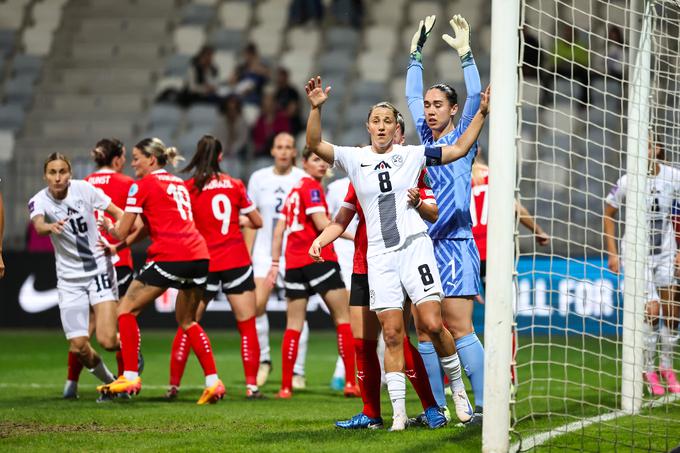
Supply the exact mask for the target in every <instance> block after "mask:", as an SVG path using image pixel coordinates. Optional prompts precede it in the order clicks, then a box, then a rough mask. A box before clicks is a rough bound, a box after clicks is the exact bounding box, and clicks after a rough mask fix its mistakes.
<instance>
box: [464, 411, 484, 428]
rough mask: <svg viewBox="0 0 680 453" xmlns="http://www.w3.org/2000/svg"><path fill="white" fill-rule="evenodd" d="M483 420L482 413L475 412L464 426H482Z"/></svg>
mask: <svg viewBox="0 0 680 453" xmlns="http://www.w3.org/2000/svg"><path fill="white" fill-rule="evenodd" d="M483 421H484V414H482V413H481V412H475V413H474V414H472V418H471V419H470V420H469V421H468V422H467V423H466V424H465V426H466V427H468V428H472V427H475V426H482V423H483Z"/></svg>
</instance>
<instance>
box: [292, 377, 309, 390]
mask: <svg viewBox="0 0 680 453" xmlns="http://www.w3.org/2000/svg"><path fill="white" fill-rule="evenodd" d="M306 388H307V379H305V377H304V376H303V375H301V374H294V375H293V390H304V389H306Z"/></svg>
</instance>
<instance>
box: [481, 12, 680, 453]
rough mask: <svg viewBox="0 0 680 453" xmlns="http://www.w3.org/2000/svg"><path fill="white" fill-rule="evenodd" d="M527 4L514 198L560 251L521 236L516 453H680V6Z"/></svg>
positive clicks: (514, 423) (523, 233)
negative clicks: (677, 208)
mask: <svg viewBox="0 0 680 453" xmlns="http://www.w3.org/2000/svg"><path fill="white" fill-rule="evenodd" d="M519 3H520V17H519V19H520V30H521V32H520V43H519V46H520V47H519V49H520V52H519V63H520V65H521V69H520V70H519V85H518V87H519V89H518V98H519V102H518V109H517V114H518V130H517V151H518V154H517V167H516V168H517V183H516V188H515V189H516V198H517V199H518V200H520V201H521V203H522V205H524V206H525V207H526V208H527V209H528V210H529V212H531V213H532V214H534V216H535V219H536V222H537V223H538V224H539V225H540V226H541V227H542V228H543V229H544V230H546V232H547V233H548V234H549V235H550V237H551V241H550V244H549V245H547V246H542V245H539V244H538V243H537V241H536V240H535V239H536V238H535V235H534V232H532V231H529V230H528V229H526V228H524V227H522V226H521V225H520V224H519V221H518V222H517V225H516V226H517V229H516V235H515V238H516V246H517V254H516V279H515V283H516V288H517V298H516V301H515V310H514V313H515V314H514V323H515V324H514V325H515V332H516V335H517V351H516V360H515V363H516V364H515V371H516V385H515V386H514V388H513V392H512V394H511V402H510V407H511V411H512V420H511V427H510V433H511V438H512V442H513V444H514V446H515V447H519V448H521V449H522V450H525V449H529V448H531V447H534V446H538V445H541V446H542V447H541V448H545V447H548V448H551V449H552V448H555V449H559V450H560V451H561V450H576V451H616V450H619V451H623V450H626V451H632V450H638V449H639V450H641V451H670V450H672V449H673V448H675V447H677V446H679V445H680V400H679V397H680V393H675V392H680V385H679V386H676V385H675V384H674V381H673V379H674V378H673V376H672V374H671V373H672V372H673V371H680V360H677V357H678V352H679V351H680V349H679V348H680V346H677V345H676V342H677V341H676V340H677V338H678V322H677V321H678V320H677V316H678V311H679V310H678V309H677V307H676V305H677V304H680V302H674V301H673V299H676V300H678V301H680V297H678V296H677V295H675V294H674V292H673V289H674V287H675V284H677V283H678V281H677V280H676V279H675V277H674V275H677V272H676V270H675V269H674V266H673V264H674V263H673V261H674V258H675V239H676V238H675V229H674V224H673V212H674V207H673V205H674V203H675V201H678V202H680V192H678V191H677V188H678V187H680V171H676V170H674V169H675V168H680V161H679V159H680V155H679V153H680V48H679V47H680V5H679V4H678V2H677V1H671V0H656V1H651V2H650V1H644V0H639V1H635V0H618V1H604V0H574V1H560V0H522V1H520V2H519ZM492 66H493V62H492ZM492 115H493V113H492ZM492 121H493V119H492ZM492 124H493V123H492ZM648 142H651V143H652V144H651V149H652V150H653V156H652V158H651V159H648ZM657 164H659V165H657ZM493 172H494V169H493V168H491V175H492V176H491V177H493ZM624 175H626V176H625V178H626V179H625V181H622V180H621V179H620V178H621V177H622V176H624ZM617 181H618V182H619V184H618V185H617ZM607 207H610V208H611V209H607ZM607 218H609V219H611V221H609V222H608V221H607ZM607 224H608V225H609V226H610V227H613V229H612V231H611V233H612V234H611V235H610V237H611V241H608V240H607V235H606V234H605V230H606V225H607ZM678 231H680V229H679V230H678ZM624 232H625V233H626V235H625V239H624ZM668 235H670V236H668ZM612 244H614V245H615V250H616V253H612V250H611V245H612ZM489 247H490V249H491V247H492V243H491V240H490V243H489ZM610 255H617V256H618V257H620V259H619V262H618V265H619V267H620V272H618V273H617V272H612V270H610V269H614V270H616V268H617V263H616V262H615V260H614V259H610ZM624 265H625V272H624V269H623V268H624ZM657 313H658V314H657ZM643 375H644V377H643ZM679 375H680V373H679ZM655 379H658V385H657V384H656V382H655ZM487 399H488V398H487ZM489 422H491V423H493V420H485V423H489Z"/></svg>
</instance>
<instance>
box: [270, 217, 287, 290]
mask: <svg viewBox="0 0 680 453" xmlns="http://www.w3.org/2000/svg"><path fill="white" fill-rule="evenodd" d="M285 230H286V221H285V219H279V221H278V222H276V227H275V228H274V236H273V237H272V266H271V268H270V269H269V274H268V275H267V283H268V284H269V286H270V287H271V288H273V287H274V285H275V284H276V276H277V275H278V273H279V261H280V260H281V246H282V245H283V232H284V231H285Z"/></svg>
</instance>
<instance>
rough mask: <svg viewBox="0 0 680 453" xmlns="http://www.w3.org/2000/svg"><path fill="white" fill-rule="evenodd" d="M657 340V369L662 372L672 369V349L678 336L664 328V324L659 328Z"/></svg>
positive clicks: (666, 327)
mask: <svg viewBox="0 0 680 453" xmlns="http://www.w3.org/2000/svg"><path fill="white" fill-rule="evenodd" d="M659 339H660V340H661V353H660V354H659V368H660V369H662V370H672V369H673V349H674V348H675V343H676V342H677V341H678V336H677V335H673V331H672V330H671V329H669V328H668V326H666V323H665V322H662V323H661V327H659Z"/></svg>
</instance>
